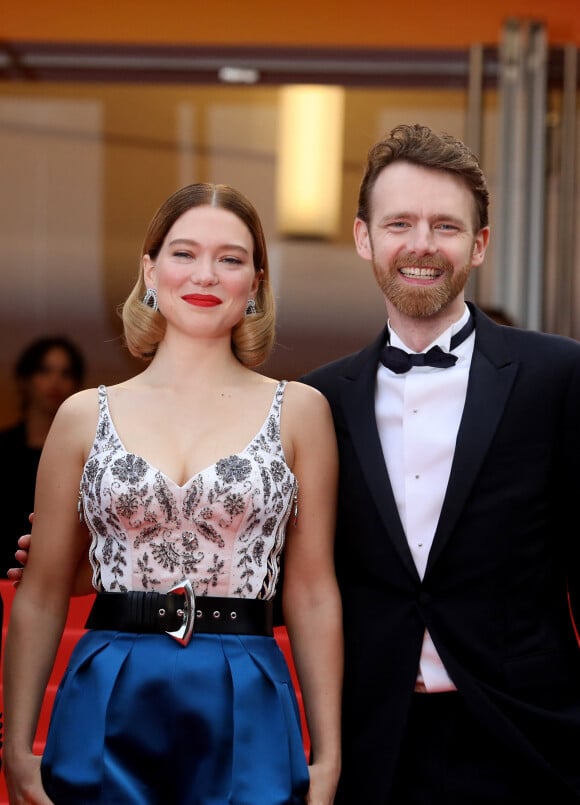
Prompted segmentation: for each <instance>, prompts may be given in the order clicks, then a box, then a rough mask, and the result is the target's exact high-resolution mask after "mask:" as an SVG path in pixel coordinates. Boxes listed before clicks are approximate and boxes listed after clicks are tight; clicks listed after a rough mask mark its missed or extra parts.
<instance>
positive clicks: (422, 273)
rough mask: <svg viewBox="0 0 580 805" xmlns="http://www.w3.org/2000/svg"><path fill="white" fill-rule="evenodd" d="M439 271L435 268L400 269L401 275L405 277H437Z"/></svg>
mask: <svg viewBox="0 0 580 805" xmlns="http://www.w3.org/2000/svg"><path fill="white" fill-rule="evenodd" d="M439 273H440V272H439V271H438V270H437V269H436V268H402V269H401V274H403V275H404V276H405V277H425V278H430V277H438V276H439Z"/></svg>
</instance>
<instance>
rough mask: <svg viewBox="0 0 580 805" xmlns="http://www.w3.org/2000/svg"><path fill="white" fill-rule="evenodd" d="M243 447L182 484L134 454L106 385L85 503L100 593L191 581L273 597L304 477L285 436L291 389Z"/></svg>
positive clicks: (219, 590) (203, 587)
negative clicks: (297, 472) (284, 411)
mask: <svg viewBox="0 0 580 805" xmlns="http://www.w3.org/2000/svg"><path fill="white" fill-rule="evenodd" d="M286 382H287V381H285V380H283V381H281V382H280V383H278V386H277V388H276V392H275V394H274V400H273V402H272V405H271V407H270V411H269V413H268V416H267V417H266V421H265V422H264V424H263V425H262V427H261V429H260V431H259V432H258V433H257V434H256V436H254V438H253V439H252V441H251V442H250V443H249V444H248V445H247V447H246V448H245V449H244V450H242V451H241V452H240V453H237V454H235V455H231V456H228V457H227V458H222V459H220V460H219V461H217V462H216V463H215V464H212V465H211V466H209V467H206V468H205V469H203V470H202V471H201V472H198V473H197V474H196V475H194V476H193V477H192V478H191V479H190V480H189V481H187V483H186V484H184V485H183V486H179V485H178V484H176V483H174V482H173V481H172V480H171V479H170V478H168V477H167V476H166V475H164V473H162V472H161V471H160V470H158V469H156V468H155V467H153V466H152V465H151V464H149V463H148V462H147V461H145V460H144V459H143V458H140V457H139V456H138V455H135V454H134V453H129V452H127V450H126V449H125V448H124V446H123V443H122V442H121V439H120V438H119V435H118V433H117V431H116V429H115V425H114V424H113V421H112V419H111V414H110V411H109V404H108V399H107V390H106V388H105V386H99V390H98V391H99V420H98V425H97V432H96V436H95V441H94V444H93V446H92V448H91V452H90V454H89V457H88V459H87V462H86V464H85V466H84V470H83V475H82V479H81V486H80V496H79V506H80V507H81V509H80V510H82V515H83V517H84V519H85V521H86V523H87V526H88V528H89V531H90V533H91V535H92V542H91V548H90V554H89V556H90V561H91V565H92V567H93V586H94V587H95V589H97V590H99V591H119V592H125V591H127V590H158V591H160V592H165V591H167V590H169V589H170V588H171V587H172V586H174V585H175V584H177V583H178V582H180V581H182V580H183V579H185V578H188V579H190V580H191V582H192V585H193V588H194V590H195V592H196V593H197V594H198V595H218V596H235V597H239V598H260V599H269V598H272V597H273V595H274V593H275V591H276V584H277V582H278V577H279V572H280V556H281V553H282V548H283V545H284V537H285V531H286V524H287V522H288V518H289V516H290V513H291V510H292V507H293V506H295V505H296V500H297V491H298V489H297V481H296V478H295V476H294V475H293V473H292V471H291V470H290V467H289V466H288V465H287V464H286V461H285V458H284V452H283V449H282V443H281V441H280V413H281V408H282V399H283V396H284V389H285V387H286Z"/></svg>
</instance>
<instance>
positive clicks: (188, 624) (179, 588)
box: [165, 579, 195, 646]
mask: <svg viewBox="0 0 580 805" xmlns="http://www.w3.org/2000/svg"><path fill="white" fill-rule="evenodd" d="M169 592H170V593H175V594H176V595H183V596H184V598H185V600H184V603H183V609H178V610H177V615H179V616H180V617H181V626H180V627H179V629H176V630H175V631H174V632H168V631H167V630H166V631H165V634H168V635H169V637H172V638H173V639H174V640H177V642H178V643H181V645H182V646H187V644H188V643H189V641H190V640H191V636H192V634H193V623H194V621H195V593H194V592H193V587H192V586H191V582H190V581H189V579H184V580H183V581H180V582H179V584H176V585H175V587H172V588H171V590H169Z"/></svg>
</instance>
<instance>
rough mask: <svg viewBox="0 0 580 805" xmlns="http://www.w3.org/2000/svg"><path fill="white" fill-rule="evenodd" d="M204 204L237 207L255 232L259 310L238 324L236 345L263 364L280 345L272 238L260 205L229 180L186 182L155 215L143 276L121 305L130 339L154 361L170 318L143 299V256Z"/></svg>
mask: <svg viewBox="0 0 580 805" xmlns="http://www.w3.org/2000/svg"><path fill="white" fill-rule="evenodd" d="M203 205H209V206H211V207H218V208H221V209H223V210H229V211H230V212H233V213H234V215H236V216H237V217H238V218H239V219H240V220H241V221H242V222H243V223H244V224H245V225H246V226H247V228H248V229H249V231H250V234H251V236H252V240H253V243H254V255H253V258H254V268H255V270H256V272H260V271H262V272H263V274H262V278H261V281H260V284H259V286H258V292H257V294H256V308H257V312H256V313H254V314H251V315H249V316H246V317H245V318H243V319H242V320H241V321H240V322H238V324H236V326H235V327H234V328H233V330H232V351H233V353H234V355H235V356H236V358H237V359H238V360H239V361H240V362H241V363H243V364H244V366H247V367H250V368H251V367H256V366H260V364H262V363H264V361H265V360H266V359H267V358H268V356H269V354H270V352H271V350H272V347H273V346H274V338H275V327H276V310H275V299H274V293H273V291H272V286H271V283H270V269H269V265H268V252H267V249H266V239H265V237H264V230H263V229H262V223H261V221H260V218H259V216H258V213H257V211H256V209H255V208H254V205H253V204H252V203H251V202H250V201H249V200H248V199H247V198H246V197H245V196H244V195H243V193H240V191H239V190H236V189H235V188H234V187H230V186H229V185H225V184H209V183H206V182H200V183H197V184H190V185H187V186H186V187H182V188H181V189H180V190H177V191H176V192H175V193H173V194H172V195H171V196H169V198H168V199H167V200H166V201H164V202H163V204H162V205H161V206H160V207H159V209H158V210H157V212H156V213H155V215H154V216H153V218H152V220H151V223H150V224H149V228H148V229H147V233H146V235H145V239H144V241H143V247H142V249H141V260H140V261H139V274H138V278H137V282H136V283H135V285H134V287H133V290H132V291H131V293H130V294H129V296H128V297H127V299H126V301H125V303H124V304H123V305H122V307H121V318H122V319H123V327H124V334H125V343H126V344H127V348H128V349H129V352H130V353H131V355H133V356H134V357H136V358H141V359H142V360H144V361H150V360H151V359H152V358H153V356H154V355H155V352H156V351H157V346H158V345H159V343H160V341H162V339H163V336H164V335H165V328H166V321H165V318H164V317H163V314H162V313H161V312H160V311H154V310H153V309H152V308H150V307H148V306H147V305H145V304H144V303H143V297H144V296H145V292H146V290H147V289H146V287H145V282H144V279H143V268H142V261H143V256H144V255H145V254H148V255H149V257H150V258H151V259H152V260H155V259H156V258H157V256H158V254H159V252H160V250H161V247H162V245H163V242H164V240H165V238H166V237H167V233H168V232H169V230H170V229H171V227H172V226H173V224H174V223H175V221H177V219H178V218H180V217H181V216H182V215H183V214H184V213H185V212H187V210H190V209H192V208H193V207H201V206H203Z"/></svg>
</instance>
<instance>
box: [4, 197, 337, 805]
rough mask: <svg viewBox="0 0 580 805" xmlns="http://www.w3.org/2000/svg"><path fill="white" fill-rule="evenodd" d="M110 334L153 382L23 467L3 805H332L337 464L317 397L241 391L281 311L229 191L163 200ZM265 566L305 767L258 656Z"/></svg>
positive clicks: (82, 400)
mask: <svg viewBox="0 0 580 805" xmlns="http://www.w3.org/2000/svg"><path fill="white" fill-rule="evenodd" d="M122 315H123V321H124V328H125V338H126V342H127V345H128V348H129V350H130V351H131V353H132V354H133V355H135V356H138V357H141V358H142V359H143V360H144V361H145V362H146V364H147V365H146V368H145V369H144V371H143V372H142V373H140V374H138V375H137V376H135V377H132V378H130V379H129V380H127V381H126V382H123V383H120V384H118V385H115V386H111V387H109V388H105V387H103V386H101V387H99V388H98V389H89V390H85V391H82V392H79V393H78V394H76V395H74V396H73V397H71V398H70V399H69V400H67V401H66V402H65V403H64V404H63V405H62V406H61V408H60V410H59V412H58V414H57V416H56V418H55V420H54V424H53V426H52V428H51V431H50V434H49V436H48V438H47V440H46V443H45V447H44V450H43V454H42V457H41V461H40V466H39V472H38V486H37V496H36V502H35V517H34V525H33V536H34V539H33V540H32V542H33V547H32V548H31V550H30V556H29V559H28V563H27V570H26V573H25V574H24V576H23V579H22V582H21V583H20V585H19V588H18V592H17V594H16V596H15V599H14V602H13V607H12V611H11V618H10V625H9V630H8V636H7V642H6V657H5V671H4V691H5V730H6V738H5V748H4V763H5V772H6V779H7V784H8V790H9V793H10V797H11V802H24V801H25V802H27V803H38V805H44V804H45V803H49V802H55V803H58V805H67V803H71V804H72V803H74V804H75V805H78V803H80V802H82V803H83V805H91V803H107V805H110V803H113V802H123V803H125V804H126V805H129V804H130V803H134V804H135V805H137V804H138V805H165V804H166V803H167V802H175V803H179V805H189V804H191V805H193V804H194V803H195V805H210V803H211V805H219V804H221V803H223V805H225V803H235V805H277V804H278V803H299V802H306V803H308V805H330V803H332V801H333V797H334V790H335V787H336V783H337V780H338V775H339V771H340V759H339V751H340V750H339V743H340V740H339V729H340V728H339V722H340V717H339V700H340V687H341V677H342V636H341V633H342V630H341V606H340V597H339V594H338V589H337V585H336V580H335V576H334V569H333V559H332V554H333V546H332V543H333V533H334V510H335V495H336V492H335V487H336V476H337V457H336V443H335V437H334V430H333V425H332V419H331V415H330V413H329V408H328V406H327V403H326V401H325V400H324V398H323V397H322V395H320V394H319V393H318V392H316V391H314V390H312V389H311V388H309V387H307V386H304V385H302V384H300V383H296V382H290V383H286V382H285V381H282V382H278V381H276V380H273V379H271V378H268V377H264V376H263V375H261V374H258V373H257V372H255V371H253V368H254V367H256V366H259V365H260V364H261V363H262V362H263V361H264V360H265V359H266V357H267V355H268V353H269V351H270V349H271V346H272V343H273V339H274V301H273V294H272V288H271V285H270V278H269V273H268V258H267V253H266V247H265V240H264V234H263V231H262V227H261V224H260V221H259V218H258V216H257V213H256V211H255V210H254V208H253V206H252V205H251V204H250V202H249V201H248V200H247V199H246V198H245V197H244V196H243V195H241V194H240V193H239V192H237V191H236V190H234V189H232V188H230V187H227V186H224V185H208V184H195V185H190V186H188V187H185V188H183V189H182V190H179V191H177V192H176V193H174V194H173V195H172V196H170V197H169V199H167V200H166V201H165V203H164V204H162V206H161V207H160V209H159V210H158V211H157V213H156V214H155V216H154V217H153V220H152V221H151V224H150V226H149V229H148V231H147V234H146V237H145V241H144V245H143V249H142V259H141V266H140V270H139V276H138V279H137V282H136V284H135V287H134V288H133V290H132V292H131V294H130V295H129V297H128V299H127V301H126V303H125V305H124V306H123V311H122ZM79 489H80V492H79ZM77 499H78V509H79V512H80V522H79V517H78V515H77ZM282 552H283V553H284V573H285V576H284V590H283V608H284V616H285V622H286V626H287V629H288V633H289V636H290V640H291V645H292V650H293V656H294V659H295V664H296V669H297V673H298V678H299V681H300V686H301V690H302V694H303V700H304V707H305V712H306V717H307V722H308V728H309V732H310V739H311V745H312V762H311V764H310V766H308V767H307V765H306V759H305V757H304V751H303V748H302V736H301V734H300V722H299V710H298V706H297V702H296V699H295V695H294V692H293V689H292V682H291V677H290V673H289V670H288V668H287V666H286V663H285V661H284V659H283V655H282V653H281V651H280V650H279V648H278V646H277V644H276V641H275V639H274V638H273V636H272V601H273V598H274V595H275V593H276V588H277V583H278V579H279V572H280V560H281V556H282ZM87 554H88V556H89V560H90V567H91V571H92V584H93V586H94V588H95V589H96V590H97V591H98V594H97V597H96V601H95V606H94V608H93V611H92V613H91V616H90V618H89V622H88V625H89V627H90V629H89V631H88V632H87V633H86V634H85V635H84V636H83V637H82V638H81V640H80V642H79V644H78V645H77V647H76V649H75V651H74V653H73V656H72V658H71V661H70V664H69V667H68V671H67V673H66V674H65V678H64V679H63V682H62V683H61V687H60V689H59V693H58V695H57V700H56V702H55V707H54V711H53V714H52V718H51V724H50V728H49V733H48V737H47V743H46V748H45V753H44V755H43V757H42V761H41V759H40V758H38V757H35V756H34V755H33V754H32V740H33V736H34V731H35V728H36V723H37V719H38V713H39V708H40V704H41V702H42V697H43V692H44V689H45V686H46V682H47V679H48V677H49V674H50V671H51V665H52V662H53V659H54V656H55V651H56V649H57V646H58V641H59V639H60V637H61V634H62V629H63V625H64V622H65V618H66V614H67V608H68V602H69V596H70V594H71V592H72V591H73V589H74V590H75V591H77V592H78V590H79V582H78V575H79V573H82V568H83V565H84V566H85V567H86V564H87V563H86V561H85V557H86V556H87ZM75 577H77V580H76V582H75ZM172 590H173V592H171V591H172Z"/></svg>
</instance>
